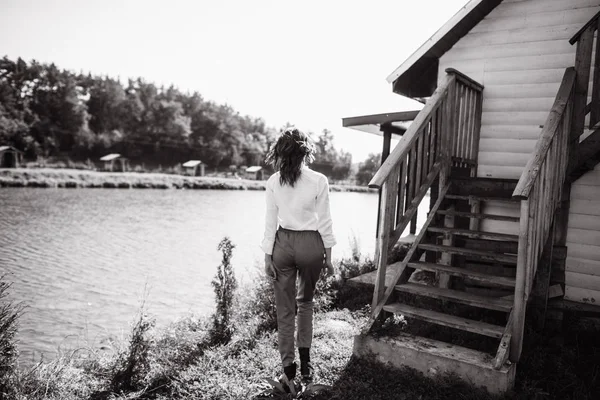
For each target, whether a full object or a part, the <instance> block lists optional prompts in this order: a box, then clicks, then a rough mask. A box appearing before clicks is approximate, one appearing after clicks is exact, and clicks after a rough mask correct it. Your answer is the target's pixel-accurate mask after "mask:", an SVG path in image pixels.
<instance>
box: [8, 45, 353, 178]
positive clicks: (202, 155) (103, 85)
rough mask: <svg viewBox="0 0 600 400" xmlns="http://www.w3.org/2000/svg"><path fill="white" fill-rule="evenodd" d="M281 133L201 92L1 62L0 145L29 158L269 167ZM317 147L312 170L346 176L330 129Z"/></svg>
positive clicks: (346, 165)
mask: <svg viewBox="0 0 600 400" xmlns="http://www.w3.org/2000/svg"><path fill="white" fill-rule="evenodd" d="M277 131H278V130H277V129H274V128H272V127H269V126H267V125H266V123H265V121H264V120H263V119H261V118H254V117H250V116H247V115H241V114H240V113H239V112H237V111H236V110H234V109H233V108H232V107H230V106H229V105H226V104H217V103H215V102H212V101H209V100H206V99H204V98H203V97H202V95H201V94H200V93H198V92H193V93H190V92H183V91H181V90H179V89H177V88H176V87H174V86H169V87H164V86H157V85H155V84H153V83H151V82H147V81H145V80H144V79H142V78H137V79H128V80H127V82H126V83H122V82H121V81H120V80H119V79H115V78H111V77H108V76H92V74H90V73H88V74H85V73H74V72H72V71H68V70H64V69H60V68H58V67H57V66H56V65H55V64H53V63H52V64H47V63H39V62H36V61H35V60H32V61H31V62H29V63H27V62H25V61H24V60H23V59H21V58H18V59H17V60H11V59H9V58H8V57H6V56H5V57H4V58H2V59H1V60H0V145H3V144H4V145H11V146H14V147H15V148H17V149H19V150H21V151H23V152H24V155H25V158H26V159H29V160H35V159H37V158H38V157H44V158H57V159H69V160H72V161H86V160H97V159H98V158H99V157H102V156H103V155H106V154H108V153H120V154H122V155H123V156H125V157H127V158H128V159H129V160H130V161H131V163H132V164H144V165H146V166H157V165H162V166H175V165H179V164H180V163H182V162H184V161H186V160H189V159H199V160H202V161H203V162H204V163H205V164H207V165H208V166H209V167H210V168H215V169H226V168H228V167H229V166H231V165H236V166H241V165H263V166H264V159H265V155H266V152H267V151H268V149H269V147H270V145H271V144H272V143H273V141H274V140H275V139H276V137H277ZM315 142H316V147H317V156H316V160H315V163H314V164H313V168H314V169H316V170H320V171H321V172H323V173H325V174H326V175H328V176H329V177H330V178H332V179H337V180H342V179H347V178H348V176H349V174H350V168H351V164H352V156H351V155H350V154H349V153H347V152H344V151H341V150H338V149H336V148H335V147H334V146H333V135H332V134H331V132H330V131H328V130H323V132H322V133H321V134H320V135H319V136H318V137H317V138H316V140H315Z"/></svg>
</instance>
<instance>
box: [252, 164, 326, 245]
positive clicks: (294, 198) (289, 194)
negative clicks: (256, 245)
mask: <svg viewBox="0 0 600 400" xmlns="http://www.w3.org/2000/svg"><path fill="white" fill-rule="evenodd" d="M279 176H280V174H279V172H277V173H275V174H273V175H271V177H270V178H269V180H268V181H267V185H266V200H267V215H266V221H265V235H264V238H263V241H262V246H261V247H262V249H263V251H264V252H265V253H266V254H273V245H274V243H275V234H276V232H277V227H278V226H280V227H282V228H285V229H291V230H294V231H318V232H319V233H320V234H321V238H322V239H323V245H324V246H325V248H330V247H333V246H334V245H335V244H336V240H335V236H334V235H333V222H332V221H331V213H330V209H329V182H328V181H327V177H326V176H325V175H323V174H321V173H319V172H316V171H313V170H311V169H309V168H308V167H303V168H302V172H301V174H300V177H299V178H298V180H297V181H296V182H295V183H294V186H293V187H292V186H289V185H281V183H280V181H279Z"/></svg>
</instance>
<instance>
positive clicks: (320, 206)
mask: <svg viewBox="0 0 600 400" xmlns="http://www.w3.org/2000/svg"><path fill="white" fill-rule="evenodd" d="M317 217H318V229H317V230H318V231H319V233H320V234H321V238H322V239H323V245H324V246H325V248H331V247H333V246H335V244H336V243H337V242H336V240H335V236H334V235H333V221H332V220H331V210H330V208H329V182H328V181H327V178H326V177H323V179H320V180H319V185H318V189H317Z"/></svg>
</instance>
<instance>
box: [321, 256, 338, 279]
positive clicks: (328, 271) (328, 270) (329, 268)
mask: <svg viewBox="0 0 600 400" xmlns="http://www.w3.org/2000/svg"><path fill="white" fill-rule="evenodd" d="M323 271H324V272H325V275H326V276H331V275H333V274H334V273H335V270H334V269H333V263H332V262H331V260H327V259H325V262H324V264H323Z"/></svg>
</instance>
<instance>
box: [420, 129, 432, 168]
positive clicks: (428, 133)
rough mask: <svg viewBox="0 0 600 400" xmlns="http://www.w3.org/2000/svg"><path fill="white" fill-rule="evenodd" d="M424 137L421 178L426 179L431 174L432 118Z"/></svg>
mask: <svg viewBox="0 0 600 400" xmlns="http://www.w3.org/2000/svg"><path fill="white" fill-rule="evenodd" d="M423 133H424V137H423V152H422V155H423V163H422V164H421V167H422V168H421V176H422V177H426V176H427V174H428V173H429V156H430V151H429V147H430V140H431V117H429V122H427V124H426V125H425V129H424V132H423Z"/></svg>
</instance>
